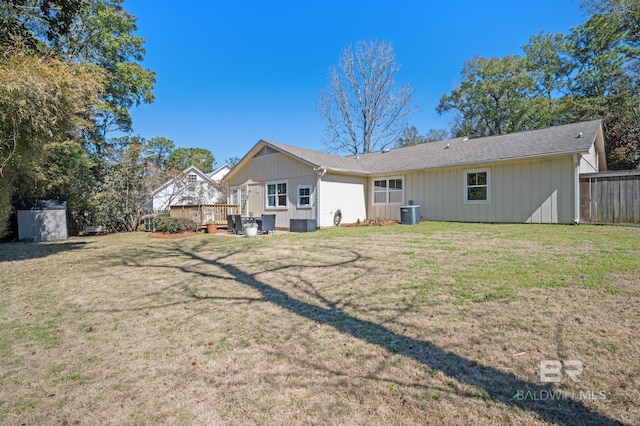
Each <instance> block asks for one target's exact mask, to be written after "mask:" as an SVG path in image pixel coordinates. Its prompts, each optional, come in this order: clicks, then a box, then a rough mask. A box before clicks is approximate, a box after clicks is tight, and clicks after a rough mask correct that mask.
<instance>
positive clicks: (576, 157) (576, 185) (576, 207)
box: [573, 154, 580, 225]
mask: <svg viewBox="0 0 640 426" xmlns="http://www.w3.org/2000/svg"><path fill="white" fill-rule="evenodd" d="M573 193H574V197H573V198H574V200H573V223H575V224H576V225H577V224H579V223H580V154H573Z"/></svg>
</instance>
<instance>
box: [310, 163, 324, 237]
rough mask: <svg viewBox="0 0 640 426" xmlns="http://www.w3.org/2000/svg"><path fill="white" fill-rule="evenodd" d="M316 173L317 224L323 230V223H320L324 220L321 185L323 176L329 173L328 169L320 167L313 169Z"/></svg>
mask: <svg viewBox="0 0 640 426" xmlns="http://www.w3.org/2000/svg"><path fill="white" fill-rule="evenodd" d="M313 171H315V172H316V224H317V227H318V228H322V223H320V219H321V218H322V215H321V210H320V184H321V183H322V176H324V175H325V174H326V173H327V169H326V168H325V167H318V168H317V169H313Z"/></svg>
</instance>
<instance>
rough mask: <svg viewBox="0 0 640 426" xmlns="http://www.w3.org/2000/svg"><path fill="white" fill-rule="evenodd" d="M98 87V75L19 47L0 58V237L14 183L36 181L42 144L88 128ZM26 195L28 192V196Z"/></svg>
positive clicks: (79, 66) (42, 156) (60, 139)
mask: <svg viewBox="0 0 640 426" xmlns="http://www.w3.org/2000/svg"><path fill="white" fill-rule="evenodd" d="M101 87H102V78H101V75H100V73H99V72H96V70H95V69H94V68H92V67H88V66H86V65H84V64H74V63H69V62H66V61H62V60H60V59H58V58H56V57H53V56H36V55H33V54H31V53H28V52H27V51H26V50H25V49H24V48H23V47H22V46H10V47H6V48H5V49H4V50H3V51H2V53H1V54H0V199H1V200H0V233H2V232H3V231H4V224H5V223H6V220H7V218H8V215H9V213H10V203H11V197H12V195H13V193H14V190H15V189H16V183H17V182H25V181H37V180H38V173H37V170H38V167H39V166H40V165H41V164H42V163H41V161H43V159H45V158H46V155H44V154H45V153H46V152H47V150H46V149H45V148H46V146H47V144H49V143H52V142H63V141H65V140H68V139H69V138H73V137H74V135H78V132H79V131H80V130H82V129H90V128H91V126H92V125H93V123H92V121H91V120H90V118H91V117H90V114H89V113H90V111H91V106H92V105H94V104H95V102H96V101H97V96H98V92H99V90H100V89H101ZM27 194H28V195H31V194H33V192H27Z"/></svg>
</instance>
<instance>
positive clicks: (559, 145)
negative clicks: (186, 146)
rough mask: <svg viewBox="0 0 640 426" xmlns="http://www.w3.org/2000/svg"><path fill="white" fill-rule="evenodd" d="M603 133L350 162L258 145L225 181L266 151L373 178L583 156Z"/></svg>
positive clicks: (431, 146)
mask: <svg viewBox="0 0 640 426" xmlns="http://www.w3.org/2000/svg"><path fill="white" fill-rule="evenodd" d="M601 131H602V124H601V121H600V120H593V121H586V122H582V123H574V124H566V125H561V126H554V127H548V128H545V129H539V130H530V131H523V132H517V133H510V134H507V135H499V136H488V137H483V138H477V139H467V138H454V139H448V140H444V141H437V142H430V143H424V144H420V145H415V146H409V147H404V148H396V149H391V150H388V151H377V152H371V153H367V154H360V155H358V156H355V155H350V156H348V157H345V156H340V155H335V154H328V153H324V152H320V151H314V150H311V149H306V148H300V147H296V146H291V145H285V144H281V143H276V142H267V141H263V140H261V141H259V142H258V143H257V144H256V145H255V146H254V147H253V149H252V150H251V151H249V153H248V154H247V155H245V157H244V158H243V159H242V160H241V161H240V163H238V164H237V165H236V167H234V169H232V171H231V172H230V173H229V176H231V175H232V174H233V173H234V171H235V170H236V169H237V168H240V167H242V164H243V163H245V160H246V159H247V158H251V156H252V155H251V154H252V153H254V152H255V151H257V150H259V148H260V147H262V146H264V145H266V146H270V147H272V148H273V149H276V150H278V151H280V152H281V153H283V154H286V155H289V156H290V157H293V158H295V159H297V160H299V161H302V162H304V163H306V164H308V165H309V166H311V167H314V168H324V169H327V170H328V171H333V172H341V173H349V174H364V175H372V174H389V173H395V172H405V171H410V170H422V169H430V168H439V167H450V166H460V165H471V164H486V163H492V162H496V161H505V160H517V159H526V158H537V157H549V156H557V155H562V154H574V153H587V152H588V151H589V149H590V148H591V146H592V145H593V144H594V142H595V141H596V138H597V136H598V134H599V133H601Z"/></svg>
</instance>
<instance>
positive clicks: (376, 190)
mask: <svg viewBox="0 0 640 426" xmlns="http://www.w3.org/2000/svg"><path fill="white" fill-rule="evenodd" d="M403 187H404V185H403V179H402V178H392V179H377V180H374V181H373V204H402V202H403V200H404V191H403Z"/></svg>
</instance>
